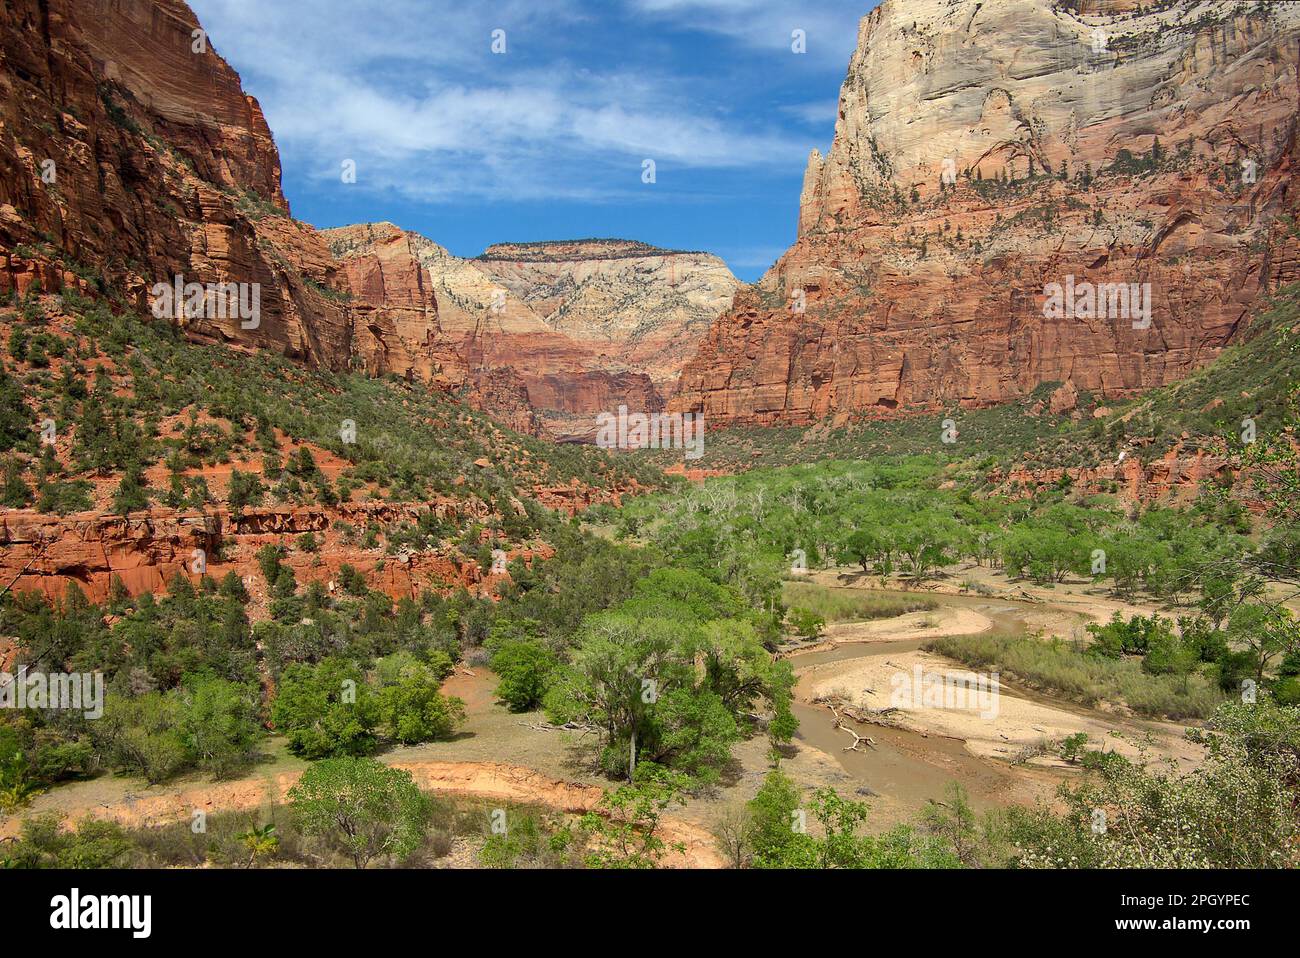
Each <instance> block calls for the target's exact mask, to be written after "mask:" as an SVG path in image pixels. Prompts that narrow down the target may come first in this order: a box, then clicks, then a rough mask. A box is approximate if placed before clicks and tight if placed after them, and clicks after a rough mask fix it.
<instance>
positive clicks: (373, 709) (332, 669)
mask: <svg viewBox="0 0 1300 958" xmlns="http://www.w3.org/2000/svg"><path fill="white" fill-rule="evenodd" d="M271 720H272V721H273V722H274V723H275V726H276V728H278V729H280V730H281V731H282V732H284V733H285V734H286V735H287V736H288V738H289V750H290V751H292V752H293V753H294V754H295V755H301V756H303V757H304V758H310V759H318V758H326V757H329V756H338V755H368V754H370V753H371V752H373V751H374V749H375V746H376V744H377V742H376V739H375V734H374V730H375V727H376V726H377V725H378V724H379V708H378V703H377V702H376V700H375V696H374V693H373V691H372V690H371V689H370V687H369V686H368V685H366V683H365V676H364V675H362V673H361V670H360V669H358V668H357V667H356V666H355V665H353V664H352V663H350V662H346V661H344V660H342V659H338V658H327V659H324V660H323V661H321V662H320V663H319V664H318V665H315V666H311V665H303V664H295V665H290V666H289V667H288V668H287V669H285V670H284V674H283V675H282V676H281V678H280V687H279V689H278V691H277V694H276V697H275V702H274V704H273V705H272V706H271Z"/></svg>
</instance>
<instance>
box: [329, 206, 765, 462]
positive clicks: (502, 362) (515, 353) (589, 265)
mask: <svg viewBox="0 0 1300 958" xmlns="http://www.w3.org/2000/svg"><path fill="white" fill-rule="evenodd" d="M322 235H323V236H324V237H325V239H326V241H327V242H328V243H329V245H330V249H331V251H332V253H333V255H334V256H335V257H336V258H337V259H338V261H339V262H340V263H341V264H342V266H343V268H344V269H345V271H346V273H347V276H348V280H349V283H350V285H351V287H352V289H353V290H354V294H355V299H354V301H353V308H354V309H355V310H356V312H357V313H358V316H359V317H364V318H361V319H359V321H358V323H357V328H358V330H359V335H360V331H361V330H364V329H367V328H368V327H369V326H370V325H371V324H373V325H374V326H375V328H376V330H382V329H391V330H393V331H395V334H396V335H395V337H393V338H392V342H389V341H388V340H389V338H388V337H385V336H384V335H383V334H382V333H380V332H376V333H374V334H372V335H373V336H374V337H375V338H376V339H378V340H379V342H380V345H379V347H378V348H375V349H372V350H370V353H371V355H373V356H375V357H376V358H377V361H378V362H379V363H380V364H381V365H382V367H383V368H384V369H385V371H396V372H400V373H403V374H410V372H411V371H412V370H414V371H415V373H417V374H423V373H425V372H426V370H422V369H420V368H419V358H418V357H419V356H420V353H419V352H418V351H417V352H416V353H415V354H414V355H412V353H411V351H410V350H409V349H408V348H407V346H408V345H409V344H412V343H426V342H433V341H435V340H436V341H437V342H438V343H439V344H440V348H438V349H436V350H434V352H437V353H439V354H442V353H444V352H446V350H448V349H450V350H452V351H453V352H454V354H455V356H456V357H457V358H458V361H457V363H456V365H457V368H458V369H459V370H460V371H461V372H460V375H461V376H462V378H463V380H465V381H468V382H471V383H473V384H475V385H476V386H477V387H478V388H480V389H485V384H484V380H485V378H487V377H495V378H496V379H498V380H505V381H510V382H517V383H518V384H519V387H520V389H521V390H522V391H521V396H522V398H523V400H524V402H525V403H526V406H527V408H528V409H530V410H533V411H535V413H536V414H537V416H538V417H539V420H540V422H541V423H542V425H543V428H544V430H545V432H546V433H547V434H548V435H551V436H554V437H557V438H586V437H589V436H590V435H591V433H593V432H594V428H595V419H594V417H595V414H597V413H600V412H605V411H614V410H616V409H617V408H618V406H619V405H627V406H628V407H629V408H631V409H634V410H644V411H657V410H659V409H662V408H663V398H662V397H663V395H664V394H666V393H668V392H670V391H671V389H672V388H673V386H674V385H675V379H676V375H677V373H678V371H679V370H680V368H681V365H682V363H684V362H685V360H686V357H687V355H688V354H689V352H690V351H691V350H693V349H694V347H695V346H696V345H697V344H698V343H699V342H700V340H701V339H702V338H703V336H704V334H705V332H706V331H707V329H708V325H709V323H710V322H711V321H712V320H713V318H715V317H716V316H717V315H718V314H719V313H721V312H722V311H723V310H724V309H725V308H726V307H727V306H728V305H729V304H730V302H731V298H732V295H733V294H734V291H735V289H736V288H738V287H739V286H740V283H739V281H738V280H736V279H735V277H734V276H732V275H731V273H730V271H729V270H728V269H727V268H726V266H725V265H724V264H723V263H722V261H721V260H718V259H717V258H716V257H712V256H707V255H704V254H696V253H671V252H668V251H664V250H658V249H655V248H654V247H648V246H645V245H644V244H640V243H631V242H626V241H621V240H609V241H605V240H600V241H577V242H572V243H539V244H522V245H510V246H494V247H492V248H491V249H489V250H488V252H487V253H485V254H484V256H482V257H480V258H478V259H476V260H465V259H461V258H460V257H457V256H453V255H452V254H451V253H449V252H448V251H447V250H445V249H443V248H442V247H441V246H439V245H438V244H436V243H434V242H432V241H430V240H428V239H426V238H425V237H423V236H420V235H419V234H417V233H411V232H407V231H404V230H401V229H399V228H398V227H397V226H394V225H393V224H391V223H371V224H362V225H357V226H347V227H341V228H338V229H332V230H325V231H323V233H322ZM504 405H505V403H504V402H502V401H498V402H497V403H495V408H500V407H503V406H504Z"/></svg>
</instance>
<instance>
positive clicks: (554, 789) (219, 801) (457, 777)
mask: <svg viewBox="0 0 1300 958" xmlns="http://www.w3.org/2000/svg"><path fill="white" fill-rule="evenodd" d="M389 764H391V765H392V766H393V767H394V768H400V769H403V770H405V771H408V772H410V773H411V777H412V778H413V779H414V780H415V783H416V785H418V786H419V787H420V788H421V789H422V790H424V791H426V792H434V793H444V794H449V795H464V796H469V797H473V798H485V799H490V800H496V801H500V802H505V803H511V804H515V803H518V804H527V805H545V806H547V807H548V808H553V809H555V810H557V811H561V812H566V813H569V814H575V815H578V814H583V813H585V812H589V811H592V810H593V809H595V807H596V805H597V804H598V803H599V802H600V799H601V797H602V796H603V795H604V793H605V790H604V789H603V788H601V787H600V786H598V785H584V784H580V783H577V782H567V781H563V780H560V779H553V778H548V777H547V776H545V775H543V774H542V773H541V772H538V771H535V770H534V769H531V768H525V767H523V766H519V765H504V764H501V763H497V762H392V763H389ZM301 776H302V772H301V771H300V770H299V771H289V772H282V773H279V774H275V775H265V776H262V777H260V778H259V777H253V778H245V779H240V780H239V781H235V782H224V783H215V784H211V785H203V786H198V787H193V788H187V789H183V790H182V789H176V790H172V791H168V792H164V793H161V794H155V795H148V796H140V797H134V798H126V799H123V800H121V801H117V802H109V803H99V804H90V803H88V802H87V803H83V804H80V805H79V806H78V805H77V804H75V803H72V804H70V803H67V802H64V803H62V804H61V805H60V808H59V810H60V811H62V812H63V813H64V814H66V815H67V817H68V824H69V825H70V826H72V825H75V823H76V822H78V821H80V820H82V819H84V818H86V817H90V818H94V819H98V820H101V821H103V820H107V821H114V822H117V823H118V824H119V825H122V826H124V827H127V828H139V827H148V826H153V825H163V824H167V823H170V822H178V821H189V820H190V819H191V817H192V816H193V813H194V812H195V811H196V810H199V811H205V812H209V813H211V812H214V811H221V812H231V811H247V810H249V809H256V808H262V807H264V806H266V805H269V804H274V803H278V802H282V801H283V800H284V796H285V794H286V793H287V792H288V791H289V789H291V788H292V787H293V786H294V784H295V783H297V781H298V779H299V778H300V777H301ZM40 805H41V802H40V801H39V799H38V801H37V802H36V807H35V808H34V809H32V813H37V812H39V811H41V809H40ZM18 827H19V820H18V819H17V818H9V819H8V820H6V821H4V822H0V837H6V838H7V837H11V836H14V835H16V834H17V833H18ZM660 835H661V837H662V838H663V839H664V841H665V842H667V843H668V844H669V845H670V846H671V845H673V844H677V843H680V844H681V845H683V846H684V851H683V852H680V853H679V852H677V851H669V852H668V853H667V854H666V855H665V857H664V864H665V865H666V866H667V867H669V868H722V867H723V866H724V862H723V860H722V856H721V855H720V854H719V852H718V851H717V849H716V847H715V844H716V843H715V841H714V839H713V836H712V835H711V834H710V833H709V831H708V830H707V829H706V828H704V827H703V826H701V825H699V824H698V823H696V822H692V821H687V820H685V819H678V818H667V817H666V818H665V819H664V821H663V823H662V826H661V830H660Z"/></svg>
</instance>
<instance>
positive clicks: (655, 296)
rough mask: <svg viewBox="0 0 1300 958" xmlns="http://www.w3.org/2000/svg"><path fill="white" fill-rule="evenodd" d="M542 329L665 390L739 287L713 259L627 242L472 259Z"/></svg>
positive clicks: (507, 247)
mask: <svg viewBox="0 0 1300 958" xmlns="http://www.w3.org/2000/svg"><path fill="white" fill-rule="evenodd" d="M474 265H475V266H477V267H478V268H479V269H481V270H482V271H483V272H485V273H487V274H488V275H489V276H492V277H494V278H495V279H496V280H497V281H498V282H499V283H500V284H501V285H502V286H504V287H505V288H506V289H508V290H509V291H510V292H511V293H513V294H514V295H515V296H516V297H518V298H519V300H520V301H521V302H523V303H524V304H525V305H527V306H528V307H530V308H531V309H532V310H533V312H534V313H535V314H536V315H538V316H539V317H540V318H541V319H542V320H543V321H544V322H545V323H546V324H547V325H548V326H549V327H550V328H552V329H554V330H556V331H557V332H560V333H563V334H565V335H566V336H569V337H571V338H573V339H575V340H577V341H578V342H580V343H584V344H586V345H587V346H588V347H589V348H590V349H591V350H593V351H594V352H595V353H596V354H597V355H598V356H599V357H600V359H601V361H602V362H605V363H616V362H623V363H626V364H627V365H628V366H630V367H631V368H633V369H636V370H639V371H643V372H645V373H646V374H647V375H649V377H650V379H651V381H652V382H653V383H654V385H655V387H656V388H657V389H659V390H660V391H661V392H664V393H665V394H668V393H670V392H671V391H672V389H673V388H674V387H675V386H676V383H677V376H678V374H679V373H680V372H681V369H682V366H683V365H685V363H686V361H687V360H688V359H689V358H690V357H691V356H692V355H693V354H694V352H695V350H696V348H697V347H698V346H699V344H700V341H701V340H702V339H703V338H704V336H705V335H706V334H707V333H708V330H709V326H710V325H712V323H713V321H714V320H715V319H717V317H718V316H719V315H721V314H722V313H723V312H725V311H726V310H727V309H729V308H730V307H731V303H732V300H733V299H734V298H735V295H736V293H737V292H738V291H739V290H740V289H741V288H742V287H743V286H744V284H743V283H741V282H740V280H738V279H736V277H735V276H733V275H732V274H731V270H729V269H728V268H727V265H726V264H725V263H724V262H723V261H722V260H720V259H719V258H718V257H716V256H713V255H711V254H709V253H690V252H676V251H671V250H663V249H658V248H656V247H653V246H647V245H646V244H644V243H636V242H630V241H627V240H579V241H573V242H553V243H499V244H497V245H495V246H491V247H489V248H488V250H487V251H486V252H485V253H484V254H483V255H482V256H480V257H479V258H478V259H476V260H474Z"/></svg>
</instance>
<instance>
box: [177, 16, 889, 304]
mask: <svg viewBox="0 0 1300 958" xmlns="http://www.w3.org/2000/svg"><path fill="white" fill-rule="evenodd" d="M190 5H191V6H192V7H193V8H194V10H195V12H196V13H197V14H198V16H199V19H200V20H201V21H202V23H203V25H204V27H205V28H206V29H207V31H208V33H209V36H210V38H211V41H212V44H213V46H214V47H215V48H216V49H217V51H218V52H219V53H221V55H222V56H224V57H225V58H226V59H227V60H228V61H230V63H231V64H232V65H233V66H234V67H235V68H236V69H237V70H238V71H239V73H240V75H241V77H242V78H243V81H244V88H245V90H246V91H247V92H249V93H251V94H253V95H254V96H256V97H257V98H258V99H259V100H260V101H261V103H262V106H263V109H264V110H265V111H266V115H267V119H268V120H269V122H270V124H271V129H272V130H273V131H274V133H275V136H276V141H277V143H278V144H279V146H280V153H281V157H282V160H283V164H284V188H285V193H286V195H287V196H288V197H289V201H290V203H291V204H292V206H293V210H294V213H295V215H297V216H298V217H299V218H301V219H304V220H306V221H307V222H310V223H314V224H315V225H317V226H321V227H329V226H341V225H344V224H347V223H355V222H359V221H365V220H391V221H392V222H394V223H397V224H398V225H400V226H403V227H406V228H408V229H413V230H417V231H418V232H421V233H423V234H425V235H426V236H428V237H429V238H430V239H432V240H434V241H435V242H438V243H441V244H442V245H444V246H446V247H448V248H449V249H450V250H451V251H452V252H454V253H456V254H458V255H461V256H475V255H478V254H479V253H481V252H482V251H483V249H484V248H485V247H486V246H488V245H489V244H491V243H494V242H507V241H513V242H518V241H528V240H544V239H570V238H577V237H588V236H598V237H607V236H608V237H615V236H616V237H624V238H628V239H638V240H642V241H645V242H649V243H654V244H657V245H660V246H667V247H672V248H676V249H706V250H709V251H711V252H715V253H717V254H718V255H720V256H722V257H723V258H724V259H725V260H726V261H727V263H728V265H730V266H731V268H732V269H733V271H735V273H736V274H737V275H738V276H740V277H741V278H743V279H747V280H752V279H755V278H757V277H758V276H759V275H761V274H762V272H763V271H764V270H765V269H766V268H767V267H768V266H769V265H771V263H772V262H773V261H774V260H775V259H776V258H777V257H778V256H780V255H781V253H782V252H784V251H785V249H786V247H787V246H789V245H790V243H791V242H792V241H793V239H794V231H795V223H796V219H797V214H798V206H799V190H800V186H801V183H802V178H803V170H804V166H805V164H806V161H807V156H808V152H809V150H811V149H812V148H813V147H817V148H820V149H822V150H823V151H825V150H826V148H827V147H828V146H829V145H830V141H831V137H832V134H833V132H834V126H835V108H836V101H837V98H838V95H839V87H840V83H841V81H842V80H843V77H844V72H845V69H846V67H847V66H848V60H849V56H850V54H851V53H852V51H853V47H854V44H855V42H856V35H857V24H858V21H859V19H860V18H861V17H862V16H863V15H864V14H865V13H867V12H868V11H869V10H870V9H871V8H872V7H873V6H875V5H876V0H802V2H800V0H792V2H785V0H483V2H475V0H469V2H466V0H459V2H452V0H275V2H268V0H190ZM497 30H503V31H504V32H505V51H506V52H505V53H504V54H497V53H494V52H493V50H492V43H493V33H494V31H497ZM795 30H802V31H804V35H805V36H806V48H807V52H806V53H804V54H795V53H794V52H792V42H793V41H792V33H793V31H795ZM646 159H652V160H654V161H655V166H656V170H655V173H656V180H657V181H656V182H655V183H654V184H650V185H647V184H644V183H642V170H643V162H644V160H646ZM347 160H352V161H354V162H355V164H356V182H355V183H345V182H343V176H342V169H343V164H344V162H345V161H347Z"/></svg>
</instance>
